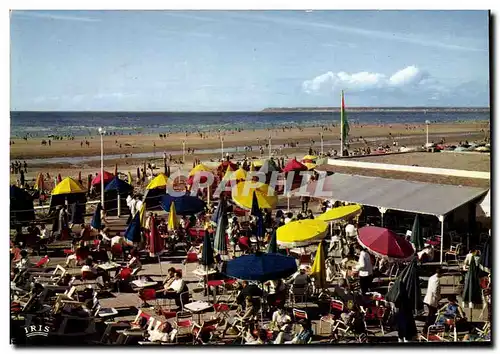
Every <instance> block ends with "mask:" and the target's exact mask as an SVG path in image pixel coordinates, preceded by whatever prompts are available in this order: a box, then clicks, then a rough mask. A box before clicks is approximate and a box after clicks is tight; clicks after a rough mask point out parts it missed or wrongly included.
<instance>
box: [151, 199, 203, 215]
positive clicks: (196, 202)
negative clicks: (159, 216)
mask: <svg viewBox="0 0 500 354" xmlns="http://www.w3.org/2000/svg"><path fill="white" fill-rule="evenodd" d="M171 203H174V204H175V211H176V213H177V214H178V215H194V214H198V213H199V212H201V211H203V210H204V209H205V206H206V204H205V202H204V201H203V200H201V199H200V198H198V197H193V196H190V195H183V196H180V197H174V196H171V195H170V194H166V195H164V196H162V197H161V201H160V204H161V206H162V208H163V210H165V211H167V212H169V211H170V204H171Z"/></svg>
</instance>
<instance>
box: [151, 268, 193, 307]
mask: <svg viewBox="0 0 500 354" xmlns="http://www.w3.org/2000/svg"><path fill="white" fill-rule="evenodd" d="M186 291H188V289H187V285H186V283H185V282H184V280H183V279H182V272H181V271H180V270H176V271H175V275H174V280H173V281H172V283H170V285H169V286H168V288H166V289H165V290H163V294H162V293H161V292H160V293H157V296H158V297H160V298H164V299H175V305H176V306H177V307H181V294H182V293H184V292H186Z"/></svg>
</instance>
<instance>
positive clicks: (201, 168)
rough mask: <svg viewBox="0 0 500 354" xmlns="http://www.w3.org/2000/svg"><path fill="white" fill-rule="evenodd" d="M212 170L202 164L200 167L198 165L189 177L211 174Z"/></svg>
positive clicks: (190, 172)
mask: <svg viewBox="0 0 500 354" xmlns="http://www.w3.org/2000/svg"><path fill="white" fill-rule="evenodd" d="M210 171H211V169H210V168H209V167H207V166H205V165H204V164H202V163H200V164H199V165H196V166H195V167H193V168H192V169H191V171H189V174H188V177H191V176H194V175H195V174H197V173H198V172H210Z"/></svg>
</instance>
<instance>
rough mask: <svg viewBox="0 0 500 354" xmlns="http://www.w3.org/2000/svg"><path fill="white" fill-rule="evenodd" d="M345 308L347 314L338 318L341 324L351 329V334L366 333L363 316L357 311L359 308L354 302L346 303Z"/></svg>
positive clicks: (342, 314)
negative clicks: (346, 308)
mask: <svg viewBox="0 0 500 354" xmlns="http://www.w3.org/2000/svg"><path fill="white" fill-rule="evenodd" d="M347 306H348V308H349V312H347V313H345V312H344V313H341V314H340V318H341V320H342V322H344V324H345V325H346V326H348V327H351V329H352V332H353V333H355V334H363V333H366V326H365V321H364V316H363V314H362V313H361V310H360V309H359V306H358V305H357V304H356V303H355V302H354V301H348V302H347Z"/></svg>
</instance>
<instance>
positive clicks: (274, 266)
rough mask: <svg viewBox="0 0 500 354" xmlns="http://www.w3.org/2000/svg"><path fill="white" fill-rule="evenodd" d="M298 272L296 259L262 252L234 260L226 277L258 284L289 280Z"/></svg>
mask: <svg viewBox="0 0 500 354" xmlns="http://www.w3.org/2000/svg"><path fill="white" fill-rule="evenodd" d="M296 271H297V262H296V260H295V258H293V257H290V256H284V255H281V254H277V253H261V252H257V253H254V254H249V255H245V256H241V257H238V258H235V259H232V260H230V261H229V262H227V267H226V275H228V276H230V277H233V278H237V279H242V280H250V281H258V282H266V281H268V280H276V279H283V278H287V277H289V276H290V275H292V274H294V273H295V272H296Z"/></svg>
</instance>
